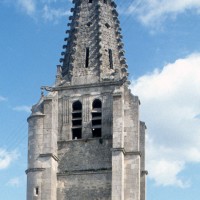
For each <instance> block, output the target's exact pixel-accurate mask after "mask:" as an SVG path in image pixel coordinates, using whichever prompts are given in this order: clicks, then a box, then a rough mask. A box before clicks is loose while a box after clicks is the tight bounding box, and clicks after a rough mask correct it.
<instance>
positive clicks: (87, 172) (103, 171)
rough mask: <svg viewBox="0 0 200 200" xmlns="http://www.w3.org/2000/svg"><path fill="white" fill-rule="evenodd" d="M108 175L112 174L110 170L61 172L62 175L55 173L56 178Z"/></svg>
mask: <svg viewBox="0 0 200 200" xmlns="http://www.w3.org/2000/svg"><path fill="white" fill-rule="evenodd" d="M109 173H112V168H108V169H94V170H77V171H76V170H75V171H67V172H63V173H57V176H71V175H87V174H109Z"/></svg>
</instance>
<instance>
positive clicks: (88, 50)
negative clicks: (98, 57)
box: [85, 47, 90, 68]
mask: <svg viewBox="0 0 200 200" xmlns="http://www.w3.org/2000/svg"><path fill="white" fill-rule="evenodd" d="M89 57H90V49H89V47H87V48H86V55H85V67H86V68H88V67H89Z"/></svg>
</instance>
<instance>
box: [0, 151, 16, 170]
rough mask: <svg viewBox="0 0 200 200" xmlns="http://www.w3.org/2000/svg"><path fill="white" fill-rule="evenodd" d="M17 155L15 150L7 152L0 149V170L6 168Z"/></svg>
mask: <svg viewBox="0 0 200 200" xmlns="http://www.w3.org/2000/svg"><path fill="white" fill-rule="evenodd" d="M18 157H19V155H18V153H17V152H16V151H12V152H8V151H6V150H4V149H0V170H2V169H6V168H8V167H9V166H10V164H11V163H12V162H13V161H14V160H16V159H17V158H18Z"/></svg>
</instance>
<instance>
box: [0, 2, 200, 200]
mask: <svg viewBox="0 0 200 200" xmlns="http://www.w3.org/2000/svg"><path fill="white" fill-rule="evenodd" d="M116 3H117V4H118V5H119V6H118V11H119V13H120V21H121V26H122V33H123V36H124V38H123V40H124V43H125V50H126V58H127V62H128V64H129V73H130V76H129V79H130V80H131V81H132V85H131V89H132V91H133V93H134V94H136V95H139V97H140V100H141V119H142V120H143V121H145V122H146V124H147V127H148V130H147V150H146V151H147V162H146V165H147V167H146V168H147V170H148V171H149V175H148V183H147V185H148V187H147V198H148V199H151V200H161V199H162V200H168V199H171V200H177V199H181V200H188V199H190V200H191V199H199V195H200V191H199V188H198V186H199V185H200V175H199V173H198V172H199V170H200V89H199V86H200V76H199V74H200V39H199V32H200V23H199V21H200V1H199V0H135V1H132V0H125V1H122V0H117V1H116ZM71 7H72V4H71V1H69V0H37V1H36V0H16V1H13V0H0V10H1V12H0V19H1V22H0V74H1V78H0V193H1V195H0V199H4V200H13V199H15V200H25V193H26V192H25V191H26V176H25V173H24V171H25V170H26V167H27V163H26V158H27V123H26V118H27V117H28V116H29V114H30V113H29V111H30V107H31V105H33V104H35V103H36V102H37V101H38V99H39V97H40V86H42V85H50V86H51V85H52V84H53V83H54V80H55V74H56V65H57V64H59V59H60V53H61V51H62V45H63V44H64V40H63V39H64V37H65V31H66V30H67V29H68V27H67V23H68V16H69V14H70V12H69V10H70V8H71Z"/></svg>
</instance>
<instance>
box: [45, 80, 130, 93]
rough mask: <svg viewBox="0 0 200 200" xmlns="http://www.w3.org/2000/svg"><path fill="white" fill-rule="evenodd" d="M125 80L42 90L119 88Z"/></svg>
mask: <svg viewBox="0 0 200 200" xmlns="http://www.w3.org/2000/svg"><path fill="white" fill-rule="evenodd" d="M126 81H127V80H126V79H121V80H118V81H105V82H99V83H91V84H84V85H66V86H65V85H63V86H56V87H47V86H43V88H44V89H45V90H47V91H62V90H70V89H81V88H91V87H104V86H108V85H109V86H120V85H123V84H124V83H125V82H126Z"/></svg>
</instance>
